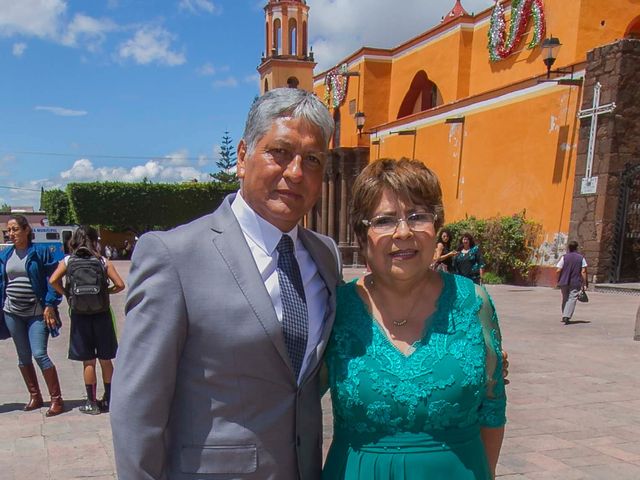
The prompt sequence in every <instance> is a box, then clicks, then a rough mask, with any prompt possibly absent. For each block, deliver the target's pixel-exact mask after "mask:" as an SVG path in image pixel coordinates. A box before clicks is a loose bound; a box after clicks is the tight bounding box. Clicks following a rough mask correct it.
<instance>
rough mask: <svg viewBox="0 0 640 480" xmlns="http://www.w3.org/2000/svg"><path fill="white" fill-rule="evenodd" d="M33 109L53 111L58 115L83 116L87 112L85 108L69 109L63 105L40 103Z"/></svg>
mask: <svg viewBox="0 0 640 480" xmlns="http://www.w3.org/2000/svg"><path fill="white" fill-rule="evenodd" d="M34 110H39V111H43V112H49V113H53V114H54V115H58V116H60V117H83V116H85V115H87V113H88V112H87V111H86V110H71V109H70V108H64V107H47V106H41V105H38V106H37V107H35V108H34Z"/></svg>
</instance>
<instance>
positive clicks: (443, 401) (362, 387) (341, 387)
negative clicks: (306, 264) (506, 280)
mask: <svg viewBox="0 0 640 480" xmlns="http://www.w3.org/2000/svg"><path fill="white" fill-rule="evenodd" d="M441 276H442V279H443V289H442V293H441V294H440V297H439V299H438V302H437V304H436V310H435V311H434V313H433V314H432V315H431V317H430V318H429V319H427V322H426V327H425V332H424V335H423V337H422V338H421V339H420V340H418V341H417V342H416V343H415V344H414V345H413V348H412V350H413V351H412V353H411V354H409V355H405V354H403V353H402V352H400V351H399V350H398V349H397V348H396V347H395V346H394V345H393V344H392V343H391V342H390V341H389V339H388V338H387V336H386V335H385V333H384V332H383V330H382V329H381V327H380V326H379V324H378V323H377V321H376V320H375V319H374V318H372V316H371V315H370V313H369V311H368V310H367V308H366V306H365V304H364V303H363V301H362V300H361V299H360V297H359V295H358V293H357V287H356V283H355V282H351V283H348V284H346V285H343V286H341V287H340V288H339V290H338V313H337V316H336V321H335V324H334V327H333V333H332V337H331V340H330V342H329V346H328V347H327V355H326V363H327V367H328V372H329V386H330V388H331V397H332V403H333V416H334V436H343V437H344V436H346V437H349V438H351V439H353V438H360V439H362V441H363V442H365V443H366V442H370V441H375V439H376V438H381V437H384V436H388V435H395V434H398V433H403V432H409V433H421V432H429V433H432V432H437V431H443V430H449V429H458V428H466V427H474V426H486V427H499V426H502V425H504V423H505V405H506V397H505V389H504V381H503V379H502V355H501V337H500V330H499V327H498V320H497V316H496V313H495V309H494V307H493V304H492V302H491V299H490V298H489V295H488V294H487V292H486V291H485V290H484V288H482V287H480V286H477V285H475V284H474V283H473V282H471V281H470V280H469V279H467V278H464V277H461V276H457V275H451V274H448V273H444V272H442V273H441Z"/></svg>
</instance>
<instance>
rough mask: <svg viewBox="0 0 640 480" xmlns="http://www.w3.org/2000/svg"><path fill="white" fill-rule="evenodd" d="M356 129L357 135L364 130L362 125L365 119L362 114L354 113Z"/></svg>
mask: <svg viewBox="0 0 640 480" xmlns="http://www.w3.org/2000/svg"><path fill="white" fill-rule="evenodd" d="M355 119H356V128H357V129H358V135H362V129H363V128H364V123H365V122H366V121H367V117H366V116H365V114H364V112H356V114H355Z"/></svg>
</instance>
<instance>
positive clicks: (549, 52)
mask: <svg viewBox="0 0 640 480" xmlns="http://www.w3.org/2000/svg"><path fill="white" fill-rule="evenodd" d="M560 47H562V43H560V39H559V38H557V37H554V36H553V35H552V36H550V37H549V38H545V39H544V40H543V41H542V61H543V62H544V64H545V65H546V67H547V78H546V79H545V80H540V82H555V83H557V84H558V85H575V86H580V85H582V80H583V79H582V78H573V73H574V70H573V67H571V69H570V70H560V69H555V70H551V67H552V66H553V64H554V63H556V59H557V58H558V52H559V51H560ZM552 73H553V74H556V75H565V74H571V78H559V79H552V78H551V74H552Z"/></svg>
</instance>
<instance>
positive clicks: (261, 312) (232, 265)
mask: <svg viewBox="0 0 640 480" xmlns="http://www.w3.org/2000/svg"><path fill="white" fill-rule="evenodd" d="M234 196H235V195H230V196H228V197H227V198H225V200H224V201H223V203H222V205H221V206H220V207H219V208H218V209H217V210H216V211H215V213H214V214H213V215H212V220H213V222H212V223H213V225H212V230H213V232H214V237H213V245H214V247H215V248H216V249H217V250H218V252H219V253H220V256H221V257H222V259H223V260H224V262H225V263H226V264H227V267H228V268H229V270H230V271H231V273H232V274H233V276H234V278H235V280H236V282H237V284H238V287H239V288H240V290H241V291H242V293H243V295H244V296H245V298H246V299H247V302H248V303H249V305H250V306H251V309H252V310H253V312H254V313H255V315H256V317H257V319H258V321H259V322H260V324H261V325H262V327H263V328H264V331H265V333H266V334H267V336H268V337H269V338H270V339H271V341H272V342H273V344H274V345H275V347H276V350H277V351H278V353H279V354H280V356H281V357H282V359H283V361H284V362H285V364H286V365H287V366H288V368H289V369H290V370H291V371H292V372H293V369H292V367H291V362H290V360H289V354H288V353H287V347H286V345H285V343H284V336H283V334H282V325H281V324H280V322H279V321H278V317H277V315H276V311H275V309H274V308H273V303H272V301H271V297H270V296H269V293H268V292H267V289H266V288H265V286H264V282H263V281H262V277H261V276H260V272H259V271H258V267H257V266H256V264H255V262H254V261H252V258H253V256H252V254H251V249H250V248H249V245H247V242H246V240H245V238H244V234H243V233H242V229H241V228H240V225H239V224H238V221H237V219H236V217H235V215H234V214H233V211H232V210H231V202H232V201H233V198H234Z"/></svg>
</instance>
